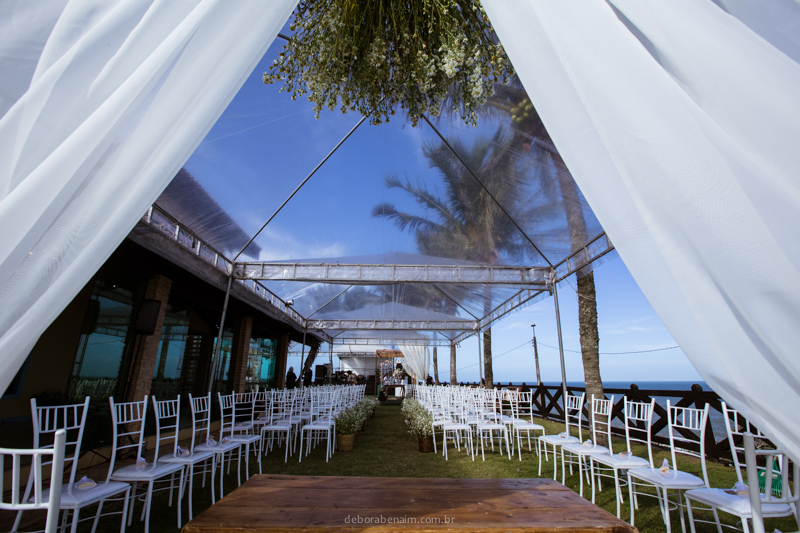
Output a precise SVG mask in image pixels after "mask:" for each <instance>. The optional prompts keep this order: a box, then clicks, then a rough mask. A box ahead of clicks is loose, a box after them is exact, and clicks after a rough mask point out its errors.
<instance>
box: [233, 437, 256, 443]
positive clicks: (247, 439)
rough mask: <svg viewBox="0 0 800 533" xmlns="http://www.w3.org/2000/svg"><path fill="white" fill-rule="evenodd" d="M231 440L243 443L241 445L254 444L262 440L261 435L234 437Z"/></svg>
mask: <svg viewBox="0 0 800 533" xmlns="http://www.w3.org/2000/svg"><path fill="white" fill-rule="evenodd" d="M231 440H232V441H233V442H241V443H243V444H244V443H248V442H249V443H253V442H258V441H260V440H261V435H232V436H231Z"/></svg>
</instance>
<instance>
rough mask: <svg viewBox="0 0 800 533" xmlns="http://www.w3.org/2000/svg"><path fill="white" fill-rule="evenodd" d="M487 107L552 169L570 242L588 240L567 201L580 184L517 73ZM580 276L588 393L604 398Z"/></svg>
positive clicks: (592, 306)
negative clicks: (505, 117)
mask: <svg viewBox="0 0 800 533" xmlns="http://www.w3.org/2000/svg"><path fill="white" fill-rule="evenodd" d="M485 108H486V109H487V110H493V111H494V112H500V113H506V114H508V115H510V116H511V120H512V124H513V132H514V133H513V136H514V140H513V144H514V145H515V147H518V148H519V149H521V150H527V151H530V152H531V153H532V154H533V155H534V156H535V157H536V158H537V159H539V160H540V161H541V162H542V163H544V164H546V165H549V166H550V168H552V169H553V177H554V178H555V181H556V182H557V183H558V188H559V192H560V197H561V199H562V204H563V207H564V213H565V214H566V219H567V227H568V231H569V235H570V241H571V242H572V244H573V245H574V246H580V245H583V244H584V243H586V242H587V240H588V237H589V235H587V231H586V221H585V219H584V217H583V210H582V209H581V208H580V206H579V205H577V204H576V203H575V202H571V201H566V200H564V199H567V198H569V199H574V198H578V196H579V193H578V187H577V185H576V184H575V181H574V180H573V179H572V176H571V174H570V173H569V170H568V169H567V165H566V164H565V163H564V160H563V159H562V158H561V155H560V154H559V153H558V150H556V148H555V145H554V144H553V140H552V139H551V138H550V134H549V133H548V132H547V129H546V128H545V127H544V124H543V123H542V120H541V118H540V117H539V114H538V113H537V112H536V108H534V107H533V103H532V102H531V101H530V99H529V98H528V95H527V93H526V92H525V89H524V88H523V87H522V83H521V82H520V81H519V78H518V77H517V76H516V75H515V76H513V77H512V79H511V80H510V81H509V83H507V84H496V86H495V94H494V95H492V96H491V97H490V98H489V100H488V101H487V105H486V106H485ZM577 278H578V291H577V293H578V324H579V332H580V343H581V358H582V361H583V376H584V377H583V379H584V382H585V384H586V394H587V395H588V396H590V397H592V398H603V381H602V378H601V377H600V335H599V332H598V330H597V300H596V291H595V284H594V272H593V271H589V272H578V274H577ZM590 409H591V405H590Z"/></svg>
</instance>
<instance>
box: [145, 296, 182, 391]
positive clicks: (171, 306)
mask: <svg viewBox="0 0 800 533" xmlns="http://www.w3.org/2000/svg"><path fill="white" fill-rule="evenodd" d="M188 334H189V309H188V308H187V307H186V306H184V305H182V304H181V303H177V302H174V301H173V298H170V302H169V303H168V304H167V309H166V311H165V313H164V325H163V326H162V328H161V340H160V341H159V344H158V358H157V359H156V365H155V368H153V384H152V385H151V387H150V394H151V395H153V396H155V397H156V398H164V399H172V398H175V396H176V395H177V394H178V393H179V389H180V383H181V374H182V370H183V367H184V356H185V355H186V340H187V336H188Z"/></svg>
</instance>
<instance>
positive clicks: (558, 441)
mask: <svg viewBox="0 0 800 533" xmlns="http://www.w3.org/2000/svg"><path fill="white" fill-rule="evenodd" d="M539 440H541V441H543V442H546V443H548V444H553V445H555V446H563V445H564V444H571V443H574V442H578V443H579V442H580V441H579V440H578V437H567V438H561V437H559V436H558V435H542V436H541V437H539Z"/></svg>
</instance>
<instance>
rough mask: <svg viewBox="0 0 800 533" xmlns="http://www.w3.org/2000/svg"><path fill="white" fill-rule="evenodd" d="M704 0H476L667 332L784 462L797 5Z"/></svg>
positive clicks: (791, 423)
mask: <svg viewBox="0 0 800 533" xmlns="http://www.w3.org/2000/svg"><path fill="white" fill-rule="evenodd" d="M719 4H720V5H717V4H715V3H714V2H712V1H711V0H670V1H669V2H664V1H661V0H609V1H608V2H606V1H603V0H583V1H577V0H576V1H569V2H557V1H556V2H554V1H550V0H483V5H484V7H485V9H486V11H487V13H488V15H489V18H490V19H491V21H492V24H493V25H494V27H495V29H496V30H497V33H498V35H499V37H500V39H501V41H502V43H503V45H504V46H505V48H506V51H507V52H508V55H509V57H510V59H511V61H512V63H513V64H514V66H515V68H516V69H517V72H518V73H519V76H520V78H521V80H522V82H523V84H524V85H525V88H526V90H527V91H528V94H529V95H530V97H531V99H532V101H533V103H534V106H535V107H536V109H537V110H538V111H539V113H540V115H541V117H542V119H543V121H544V123H545V125H546V127H547V129H548V131H549V132H550V134H551V135H552V137H553V140H554V141H555V143H556V145H557V146H558V149H559V151H560V152H561V154H562V156H563V157H564V159H565V161H566V163H567V165H568V167H569V169H570V170H571V171H572V173H573V175H574V176H575V180H576V181H577V183H578V185H579V186H580V188H581V190H582V191H583V193H584V194H585V196H586V198H587V200H588V201H589V204H590V205H591V206H592V209H593V210H594V212H595V213H596V214H597V217H598V219H599V220H600V222H601V223H602V225H603V227H604V228H605V229H606V231H607V232H608V234H609V236H610V237H611V240H612V241H613V242H614V245H615V246H616V247H617V250H618V251H619V253H620V255H621V256H622V258H623V260H624V261H625V264H626V265H627V266H628V268H629V269H630V271H631V274H632V275H633V277H634V278H635V279H636V281H637V282H638V284H639V286H640V287H641V288H642V290H643V291H644V293H645V295H646V296H647V298H648V299H649V300H650V302H651V303H652V305H653V307H654V308H655V310H656V311H657V312H658V313H659V315H660V316H661V318H662V320H663V321H664V323H665V324H666V326H667V327H668V328H669V330H670V331H671V333H672V335H673V336H674V337H675V339H676V340H677V341H678V342H679V343H680V345H681V347H682V348H683V350H684V352H685V353H686V354H687V356H688V357H689V359H690V360H691V361H692V363H693V364H694V366H695V367H696V368H697V370H698V371H699V373H700V375H701V376H702V377H703V379H705V380H706V381H707V382H708V383H709V385H711V387H713V389H714V390H715V391H717V392H718V393H719V394H720V395H721V396H722V397H723V398H724V399H725V400H726V401H728V402H729V403H730V404H731V405H732V406H733V407H735V408H736V409H739V410H741V411H742V412H743V413H744V414H746V415H747V416H749V417H751V419H752V420H753V421H754V422H756V423H757V424H758V426H759V427H760V428H761V429H762V430H763V431H765V432H766V433H767V434H768V435H770V436H771V437H773V438H774V439H775V441H776V442H777V444H778V445H779V446H780V447H781V448H784V449H785V450H786V451H787V452H788V453H790V454H791V455H792V456H793V457H794V458H795V459H800V416H798V407H797V406H798V405H800V357H798V346H800V327H798V324H800V273H798V266H799V265H800V238H798V236H797V234H798V231H800V187H798V177H799V176H800V174H798V173H799V172H800V148H798V143H799V142H800V66H799V65H798V64H797V63H796V62H795V60H794V59H792V58H793V57H794V58H795V59H796V58H797V57H798V56H797V50H798V47H797V43H798V40H800V32H798V27H800V26H799V24H800V5H799V4H797V3H796V2H792V1H788V2H786V1H782V0H776V2H770V3H769V4H775V5H778V4H779V7H780V9H777V8H776V9H772V10H770V9H761V7H763V6H764V5H765V3H764V2H755V1H753V0H750V1H747V0H720V1H719ZM720 6H723V7H724V8H725V9H723V7H720ZM726 6H727V7H726ZM751 15H752V16H751ZM738 16H741V17H742V20H740V19H739V18H737V17H738Z"/></svg>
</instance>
